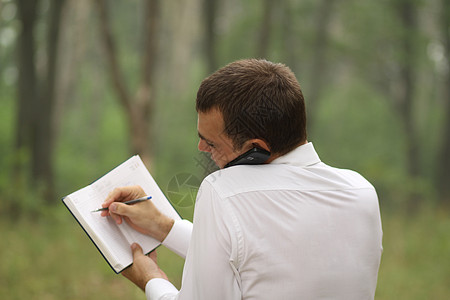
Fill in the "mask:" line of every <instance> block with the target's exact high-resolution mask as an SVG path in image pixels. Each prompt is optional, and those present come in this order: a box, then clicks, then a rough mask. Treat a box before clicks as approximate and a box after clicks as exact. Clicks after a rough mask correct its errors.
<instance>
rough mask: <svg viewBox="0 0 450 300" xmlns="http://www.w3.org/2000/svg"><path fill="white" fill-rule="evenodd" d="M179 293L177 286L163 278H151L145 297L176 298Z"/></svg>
mask: <svg viewBox="0 0 450 300" xmlns="http://www.w3.org/2000/svg"><path fill="white" fill-rule="evenodd" d="M177 294H178V290H177V288H176V287H175V286H174V285H173V284H172V283H170V282H169V281H167V280H165V279H163V278H154V279H151V280H149V281H148V282H147V284H146V285H145V297H146V298H147V300H166V299H167V300H168V299H175V298H176V296H177Z"/></svg>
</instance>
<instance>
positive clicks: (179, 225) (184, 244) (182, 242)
mask: <svg viewBox="0 0 450 300" xmlns="http://www.w3.org/2000/svg"><path fill="white" fill-rule="evenodd" d="M191 234H192V223H191V222H189V221H188V220H176V221H175V223H174V224H173V226H172V229H171V230H170V231H169V234H168V235H167V236H166V238H165V239H164V241H163V242H162V244H163V245H164V246H166V247H167V248H169V249H170V250H172V251H173V252H175V253H176V254H178V255H179V256H181V257H183V258H186V253H187V249H188V247H189V241H190V240H191Z"/></svg>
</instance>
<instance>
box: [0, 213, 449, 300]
mask: <svg viewBox="0 0 450 300" xmlns="http://www.w3.org/2000/svg"><path fill="white" fill-rule="evenodd" d="M383 229H384V243H383V244H384V252H383V257H382V262H381V267H380V273H379V277H378V287H377V293H376V297H375V299H377V300H384V299H408V300H413V299H447V297H448V295H450V285H449V284H448V283H449V282H450V259H449V258H450V257H449V254H450V239H449V232H450V217H449V214H448V213H444V212H443V211H439V212H436V211H429V210H428V211H422V212H421V213H420V214H417V215H415V216H404V215H403V216H400V215H396V214H392V213H386V214H383ZM0 235H1V237H2V244H1V246H0V295H2V297H1V298H2V299H11V300H14V299H96V300H98V299H108V300H112V299H124V298H126V299H144V295H143V293H142V292H141V291H140V290H139V289H138V288H136V287H135V286H134V285H133V284H131V283H130V282H128V281H127V280H126V279H125V278H123V277H122V276H121V275H116V274H114V272H113V271H112V270H111V269H110V268H109V266H108V265H107V264H106V262H105V261H104V260H103V258H102V257H101V256H100V254H99V253H98V252H97V250H96V249H95V247H93V245H92V244H91V242H90V241H89V240H88V238H87V237H86V236H85V234H84V233H83V232H82V230H81V229H80V228H79V226H78V224H76V223H75V221H74V220H73V219H72V217H71V216H70V215H69V214H68V213H67V212H66V211H64V208H62V209H57V210H56V211H55V212H52V213H49V214H48V215H47V216H45V217H41V218H38V219H36V220H29V219H24V218H22V219H19V220H14V221H11V220H10V219H9V218H5V217H4V218H2V219H1V220H0ZM158 251H159V256H158V257H159V263H160V266H161V268H162V269H163V270H164V271H166V273H167V275H168V276H169V278H170V279H171V280H172V282H174V283H175V285H176V286H177V287H179V286H180V282H181V273H182V267H183V260H182V259H181V258H179V257H178V256H176V255H175V254H173V253H171V252H170V251H168V250H167V249H165V248H164V247H160V248H159V250H158Z"/></svg>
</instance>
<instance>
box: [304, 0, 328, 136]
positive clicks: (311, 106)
mask: <svg viewBox="0 0 450 300" xmlns="http://www.w3.org/2000/svg"><path fill="white" fill-rule="evenodd" d="M333 8H334V0H322V1H321V2H320V3H319V9H318V14H317V16H316V26H315V28H316V35H315V36H316V39H315V41H314V46H313V53H314V56H313V58H312V65H311V73H310V74H311V84H310V87H309V96H308V99H307V102H308V105H307V110H308V127H309V128H310V131H312V129H313V124H314V116H315V114H316V111H317V108H318V106H319V101H320V96H321V93H322V89H323V85H324V79H325V75H326V69H327V67H326V50H327V49H328V44H329V39H330V24H331V17H332V11H333Z"/></svg>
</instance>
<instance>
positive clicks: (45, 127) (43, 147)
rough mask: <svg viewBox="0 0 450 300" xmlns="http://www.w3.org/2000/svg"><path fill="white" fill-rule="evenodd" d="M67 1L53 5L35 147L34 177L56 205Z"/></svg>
mask: <svg viewBox="0 0 450 300" xmlns="http://www.w3.org/2000/svg"><path fill="white" fill-rule="evenodd" d="M64 3H65V0H53V1H51V2H50V11H49V14H50V15H49V17H50V19H49V25H48V32H47V68H46V76H45V81H44V83H43V88H42V90H41V91H42V92H41V93H40V94H39V96H38V99H39V100H40V101H39V107H37V109H36V111H35V113H36V112H37V115H38V118H39V122H37V124H36V126H37V138H36V140H35V145H34V147H33V153H32V155H33V157H32V161H33V164H32V176H33V178H36V179H37V180H38V184H40V183H41V182H42V183H43V185H44V198H45V199H46V201H47V202H54V190H53V184H54V183H53V153H54V152H53V150H54V135H55V129H54V120H55V119H54V107H55V86H56V76H57V65H58V52H59V51H58V49H59V47H58V45H59V37H60V36H59V32H60V24H61V15H62V11H63V6H64Z"/></svg>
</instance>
